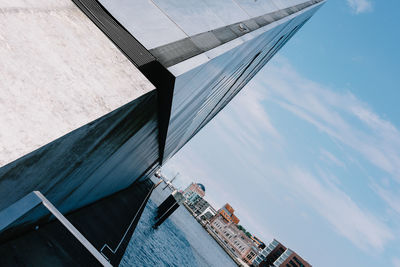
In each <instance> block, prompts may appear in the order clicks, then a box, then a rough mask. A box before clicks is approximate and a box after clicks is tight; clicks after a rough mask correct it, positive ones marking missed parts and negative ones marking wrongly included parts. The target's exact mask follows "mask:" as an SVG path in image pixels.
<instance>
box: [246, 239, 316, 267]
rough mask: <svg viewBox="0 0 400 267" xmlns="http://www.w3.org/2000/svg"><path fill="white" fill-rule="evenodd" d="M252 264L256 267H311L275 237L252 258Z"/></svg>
mask: <svg viewBox="0 0 400 267" xmlns="http://www.w3.org/2000/svg"><path fill="white" fill-rule="evenodd" d="M252 266H256V267H286V266H294V267H311V265H310V264H309V263H308V262H307V261H305V260H304V259H303V258H301V257H300V256H299V255H298V254H297V253H296V252H294V251H293V250H291V249H289V248H286V247H285V246H284V245H282V244H281V243H280V242H279V241H277V240H276V239H273V240H272V241H271V243H269V244H268V246H266V247H265V248H264V249H263V250H262V251H261V252H260V253H259V254H258V256H257V257H256V258H255V259H254V261H253V263H252Z"/></svg>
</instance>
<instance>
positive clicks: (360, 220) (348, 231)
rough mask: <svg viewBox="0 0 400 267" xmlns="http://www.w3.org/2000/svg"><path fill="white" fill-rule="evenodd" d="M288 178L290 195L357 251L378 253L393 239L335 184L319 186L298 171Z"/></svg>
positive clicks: (388, 231) (307, 175)
mask: <svg viewBox="0 0 400 267" xmlns="http://www.w3.org/2000/svg"><path fill="white" fill-rule="evenodd" d="M289 175H290V181H289V182H290V183H288V184H290V186H291V188H292V190H293V192H295V193H297V195H298V196H299V198H300V199H303V200H304V201H306V202H307V204H308V205H310V206H311V207H313V208H314V209H315V210H316V211H317V212H318V213H319V214H320V215H321V216H322V217H324V218H325V219H326V220H327V221H328V222H329V223H330V224H331V225H332V226H333V227H334V228H335V229H336V231H337V232H338V233H339V234H341V235H342V236H344V237H346V238H347V239H349V240H350V241H351V242H353V244H355V245H356V246H357V247H359V248H361V249H364V250H365V251H370V250H371V249H376V250H380V251H381V250H382V249H383V248H384V245H385V244H386V243H387V242H388V241H389V240H391V239H393V238H394V236H393V233H392V232H391V230H390V229H389V228H388V227H387V226H386V225H385V224H384V223H382V222H381V221H379V220H378V219H377V218H376V217H375V216H374V215H372V214H370V213H368V212H367V211H364V210H363V209H361V208H360V207H359V206H358V205H357V204H356V203H355V202H354V201H353V200H352V199H351V197H350V196H348V195H347V194H346V193H345V192H344V191H342V190H341V189H339V188H338V187H337V186H336V185H335V184H333V183H329V182H326V183H322V182H321V181H320V180H321V179H318V178H317V177H315V176H313V175H312V174H310V173H308V172H306V171H304V170H301V169H299V168H293V169H292V170H290V171H289Z"/></svg>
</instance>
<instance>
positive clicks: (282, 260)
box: [273, 248, 311, 267]
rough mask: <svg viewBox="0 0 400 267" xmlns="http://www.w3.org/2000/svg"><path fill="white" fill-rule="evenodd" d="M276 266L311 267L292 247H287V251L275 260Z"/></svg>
mask: <svg viewBox="0 0 400 267" xmlns="http://www.w3.org/2000/svg"><path fill="white" fill-rule="evenodd" d="M273 266H274V267H286V266H296V267H311V264H309V263H308V262H307V261H305V260H304V259H302V258H301V257H300V256H299V255H298V254H297V253H296V252H294V251H293V250H291V249H289V248H288V249H286V250H285V252H284V253H283V254H282V255H281V256H280V257H279V258H278V259H277V260H276V261H275V262H274V265H273Z"/></svg>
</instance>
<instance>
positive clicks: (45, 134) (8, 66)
mask: <svg viewBox="0 0 400 267" xmlns="http://www.w3.org/2000/svg"><path fill="white" fill-rule="evenodd" d="M0 25H2V26H1V27H0V58H1V60H0V114H1V116H0V167H1V168H0V210H1V209H3V208H5V207H7V206H9V205H10V204H12V203H14V202H15V201H17V200H19V199H20V198H22V197H23V196H25V195H26V194H28V193H30V192H31V191H33V190H38V191H41V192H42V193H43V194H44V195H45V196H46V197H47V198H48V199H49V200H50V201H51V202H53V204H54V205H55V206H57V208H59V209H60V210H61V211H62V212H66V211H71V210H74V209H77V208H79V207H82V206H84V205H87V204H89V203H92V202H94V201H96V200H98V199H101V198H103V197H105V196H107V195H110V194H112V193H114V192H117V191H119V190H121V189H123V188H126V187H127V186H129V185H130V184H132V183H133V182H134V181H135V180H136V179H138V178H139V177H141V176H142V175H143V174H145V173H146V172H149V170H151V169H152V168H154V166H156V165H157V162H158V157H159V154H158V151H159V147H158V120H157V93H156V90H155V87H154V86H153V85H152V84H151V83H150V82H149V81H148V80H147V79H146V78H145V77H144V75H142V73H141V72H140V71H139V70H138V69H137V68H135V67H134V65H133V64H132V63H131V62H130V61H128V60H127V59H126V57H125V56H124V55H123V53H121V52H120V51H119V50H118V49H117V48H116V47H115V46H114V44H113V43H112V42H111V41H110V40H109V39H108V38H107V37H106V36H105V35H104V34H103V33H102V32H101V31H100V30H99V29H98V28H97V27H96V26H95V24H93V22H92V21H90V20H89V19H88V18H87V17H86V16H85V15H84V14H83V13H82V12H81V10H79V9H78V8H77V7H76V6H75V4H73V3H72V2H71V1H69V0H23V1H22V0H21V1H6V0H0ZM37 217H40V216H39V214H38V216H37Z"/></svg>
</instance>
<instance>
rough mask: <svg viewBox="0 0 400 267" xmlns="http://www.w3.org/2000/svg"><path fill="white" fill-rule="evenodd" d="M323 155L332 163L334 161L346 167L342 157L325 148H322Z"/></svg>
mask: <svg viewBox="0 0 400 267" xmlns="http://www.w3.org/2000/svg"><path fill="white" fill-rule="evenodd" d="M320 152H321V157H322V158H323V159H325V160H327V161H328V162H330V163H333V164H335V165H337V166H339V167H345V164H344V163H343V161H341V160H340V159H338V158H337V157H336V156H335V155H333V154H332V153H331V152H329V151H327V150H325V149H321V151H320Z"/></svg>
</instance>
